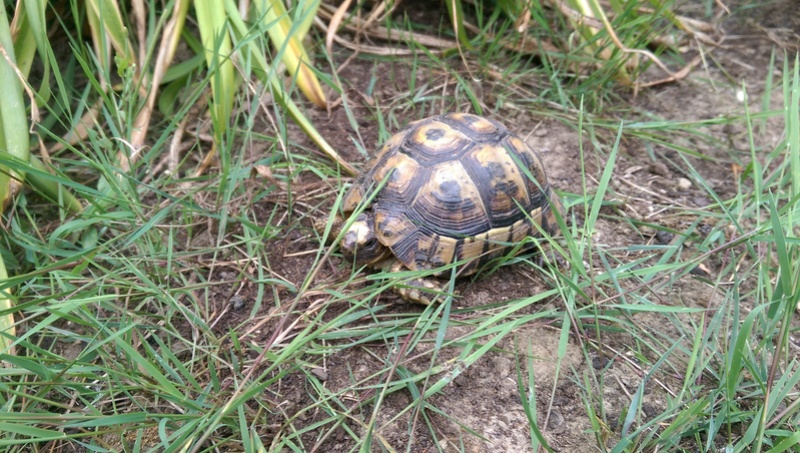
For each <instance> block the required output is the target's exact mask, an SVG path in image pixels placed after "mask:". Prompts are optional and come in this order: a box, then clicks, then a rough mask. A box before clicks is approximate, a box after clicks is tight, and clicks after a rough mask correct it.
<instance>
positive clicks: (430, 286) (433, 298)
mask: <svg viewBox="0 0 800 453" xmlns="http://www.w3.org/2000/svg"><path fill="white" fill-rule="evenodd" d="M407 270H408V268H406V267H405V266H404V265H403V263H401V262H399V261H397V262H396V263H394V264H393V265H392V267H391V271H392V272H400V271H407ZM395 291H396V292H397V294H399V295H400V297H402V298H403V299H404V300H407V301H408V302H413V303H417V304H422V305H431V304H433V303H435V302H439V301H440V300H441V298H442V297H443V294H442V293H445V292H446V288H445V284H444V283H443V282H442V281H440V280H437V279H435V278H433V277H423V278H415V279H412V280H410V281H408V282H406V283H405V284H404V286H402V287H395Z"/></svg>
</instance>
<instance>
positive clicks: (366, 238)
mask: <svg viewBox="0 0 800 453" xmlns="http://www.w3.org/2000/svg"><path fill="white" fill-rule="evenodd" d="M339 249H340V250H341V251H342V254H344V255H345V256H346V257H348V258H355V260H356V262H357V263H359V264H367V265H373V264H377V263H378V262H379V261H381V260H383V259H385V258H388V257H389V256H390V254H391V251H390V250H389V248H388V247H386V246H385V245H383V244H381V241H379V240H378V238H377V236H376V235H375V219H374V217H373V215H372V212H371V211H366V212H362V213H361V214H359V215H358V217H356V219H355V220H354V221H353V224H352V225H350V228H349V229H348V230H347V231H345V233H344V237H343V238H342V242H341V244H339Z"/></svg>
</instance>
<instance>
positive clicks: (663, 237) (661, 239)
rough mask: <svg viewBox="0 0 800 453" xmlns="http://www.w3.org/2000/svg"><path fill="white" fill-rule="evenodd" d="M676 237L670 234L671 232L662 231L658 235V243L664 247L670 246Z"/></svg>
mask: <svg viewBox="0 0 800 453" xmlns="http://www.w3.org/2000/svg"><path fill="white" fill-rule="evenodd" d="M674 237H675V235H674V234H672V233H670V232H669V231H664V230H660V231H659V232H658V233H656V241H658V243H659V244H662V245H663V244H669V243H670V242H672V238H674Z"/></svg>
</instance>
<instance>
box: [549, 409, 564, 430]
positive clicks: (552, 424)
mask: <svg viewBox="0 0 800 453" xmlns="http://www.w3.org/2000/svg"><path fill="white" fill-rule="evenodd" d="M566 428H567V424H566V419H565V418H564V416H563V415H561V412H559V411H551V412H550V420H548V421H547V429H549V430H550V433H551V434H561V433H563V432H564V431H565V430H566Z"/></svg>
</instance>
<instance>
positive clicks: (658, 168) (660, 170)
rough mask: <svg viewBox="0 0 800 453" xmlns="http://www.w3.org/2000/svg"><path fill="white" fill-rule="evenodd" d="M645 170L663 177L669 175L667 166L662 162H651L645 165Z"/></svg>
mask: <svg viewBox="0 0 800 453" xmlns="http://www.w3.org/2000/svg"><path fill="white" fill-rule="evenodd" d="M647 170H649V171H650V173H652V174H654V175H658V176H664V177H667V176H669V168H667V164H665V163H664V162H653V163H652V164H650V166H649V167H647Z"/></svg>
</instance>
